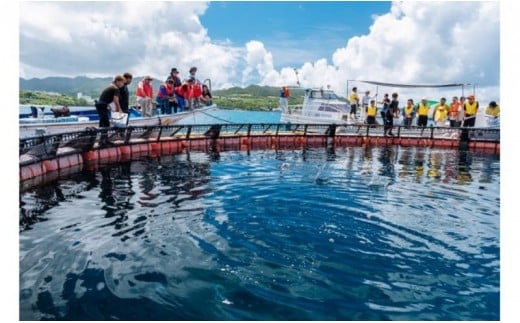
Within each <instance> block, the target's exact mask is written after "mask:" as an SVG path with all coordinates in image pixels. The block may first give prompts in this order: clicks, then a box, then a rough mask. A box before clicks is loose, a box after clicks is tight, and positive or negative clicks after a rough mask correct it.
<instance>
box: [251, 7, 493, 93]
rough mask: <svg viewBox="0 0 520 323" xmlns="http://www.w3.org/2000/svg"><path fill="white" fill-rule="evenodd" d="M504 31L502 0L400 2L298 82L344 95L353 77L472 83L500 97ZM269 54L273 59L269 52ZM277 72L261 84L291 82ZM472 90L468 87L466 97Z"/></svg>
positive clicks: (307, 67)
mask: <svg viewBox="0 0 520 323" xmlns="http://www.w3.org/2000/svg"><path fill="white" fill-rule="evenodd" d="M499 27H500V24H499V5H498V3H497V2H422V1H420V2H411V1H408V2H406V1H405V2H395V3H393V4H392V7H391V10H390V12H389V13H387V14H384V15H381V16H377V17H374V22H373V24H372V26H371V27H370V31H369V33H368V34H367V35H359V36H356V37H353V38H351V39H348V40H346V45H345V47H343V48H338V49H337V50H336V51H335V52H334V53H333V54H332V62H331V64H328V62H327V60H326V59H325V58H323V59H319V60H316V61H315V62H307V63H304V64H303V65H302V66H300V67H298V71H299V79H300V82H301V84H302V85H303V86H318V87H321V86H326V85H330V86H331V87H332V88H333V89H335V90H337V91H341V93H342V94H343V95H345V94H346V87H347V81H348V80H349V79H350V80H352V79H355V80H375V81H381V82H389V83H405V84H406V83H408V84H440V83H459V82H460V83H473V84H477V85H476V86H478V87H479V88H480V91H481V93H482V91H483V92H484V96H486V97H492V98H496V97H497V96H498V93H497V92H496V91H497V90H498V85H499V77H500V76H499V64H500V44H499ZM264 53H265V55H266V56H267V55H269V52H268V51H267V50H264ZM257 60H258V61H261V58H257ZM264 67H265V66H264ZM250 68H254V67H253V66H251V67H250ZM283 70H284V69H282V71H283ZM273 74H274V73H272V72H270V73H266V72H265V71H264V73H263V74H262V75H264V78H263V80H262V83H269V84H273V83H276V84H278V85H280V84H284V83H285V84H287V82H288V81H289V80H288V79H290V78H291V77H290V75H286V76H287V78H283V77H280V78H278V79H277V80H273V79H272V78H271V75H273ZM271 82H273V83H271ZM367 88H368V86H367ZM386 90H387V91H394V90H398V89H397V88H396V89H386ZM473 90H474V89H473V86H470V87H467V88H466V89H465V91H466V92H465V93H468V92H472V91H473ZM401 91H402V89H401ZM402 92H404V93H406V92H407V91H406V90H405V91H402ZM451 92H453V90H451ZM451 92H450V93H451ZM493 92H495V93H493ZM372 93H374V92H372ZM432 93H434V94H432V95H437V93H438V95H439V96H440V95H444V94H443V92H442V91H432ZM444 93H446V91H444Z"/></svg>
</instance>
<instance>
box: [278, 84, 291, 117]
mask: <svg viewBox="0 0 520 323" xmlns="http://www.w3.org/2000/svg"><path fill="white" fill-rule="evenodd" d="M289 96H291V93H290V92H289V89H288V88H287V87H286V86H282V88H281V89H280V108H281V109H282V111H287V109H288V107H289V101H288V100H289Z"/></svg>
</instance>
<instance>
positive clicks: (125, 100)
mask: <svg viewBox="0 0 520 323" xmlns="http://www.w3.org/2000/svg"><path fill="white" fill-rule="evenodd" d="M123 77H124V78H125V84H124V85H123V87H122V88H120V89H119V92H120V100H119V103H120V105H121V110H122V111H123V112H124V113H128V106H129V101H130V93H129V91H128V85H130V83H132V79H133V76H132V74H130V73H125V74H123Z"/></svg>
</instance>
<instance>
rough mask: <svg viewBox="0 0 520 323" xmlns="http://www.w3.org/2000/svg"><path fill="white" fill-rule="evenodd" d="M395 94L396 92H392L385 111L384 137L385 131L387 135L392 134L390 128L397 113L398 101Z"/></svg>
mask: <svg viewBox="0 0 520 323" xmlns="http://www.w3.org/2000/svg"><path fill="white" fill-rule="evenodd" d="M397 96H398V95H397V93H392V101H390V104H389V105H388V109H387V110H386V113H385V119H384V120H385V137H386V133H387V132H388V135H389V136H392V137H393V136H394V134H393V133H392V128H393V127H394V116H396V115H399V101H398V100H397ZM389 130H390V131H389Z"/></svg>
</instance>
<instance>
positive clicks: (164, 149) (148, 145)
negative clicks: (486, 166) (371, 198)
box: [19, 123, 500, 187]
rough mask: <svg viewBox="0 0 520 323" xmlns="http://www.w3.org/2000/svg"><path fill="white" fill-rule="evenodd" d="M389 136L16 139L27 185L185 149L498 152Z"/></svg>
mask: <svg viewBox="0 0 520 323" xmlns="http://www.w3.org/2000/svg"><path fill="white" fill-rule="evenodd" d="M393 133H394V134H395V137H384V136H383V127H382V126H367V125H329V124H327V125H308V124H279V123H276V124H220V125H169V126H148V127H128V128H125V129H117V128H110V129H104V130H100V129H94V128H90V129H86V130H84V131H79V132H71V133H63V134H57V135H48V136H39V137H32V138H24V139H20V146H19V154H20V159H19V160H20V181H21V183H22V185H23V186H24V187H25V186H27V185H29V186H31V185H33V184H31V183H35V182H38V181H41V180H42V177H56V176H61V175H63V174H65V175H66V174H70V173H71V172H75V171H78V170H79V169H81V167H84V166H85V165H87V166H88V165H96V164H100V163H110V162H118V161H121V160H128V159H133V158H138V157H142V156H143V155H147V156H152V157H153V156H160V155H166V154H177V153H185V152H188V151H202V152H220V151H229V150H246V151H249V150H259V149H260V150H262V149H264V150H265V149H275V150H276V149H280V150H283V149H304V148H319V147H330V146H331V145H332V146H334V147H345V146H361V145H402V146H421V147H446V148H451V149H478V150H484V151H489V152H491V153H496V154H499V153H500V130H499V129H490V128H445V127H439V128H437V127H427V128H419V127H408V128H405V127H402V126H399V127H394V129H393ZM102 142H108V143H106V144H101V143H102ZM78 168H79V169H78ZM28 180H31V181H30V183H29V182H27V181H28ZM43 180H44V181H45V179H44V178H43ZM26 182H27V183H26ZM25 183H26V184H25Z"/></svg>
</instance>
